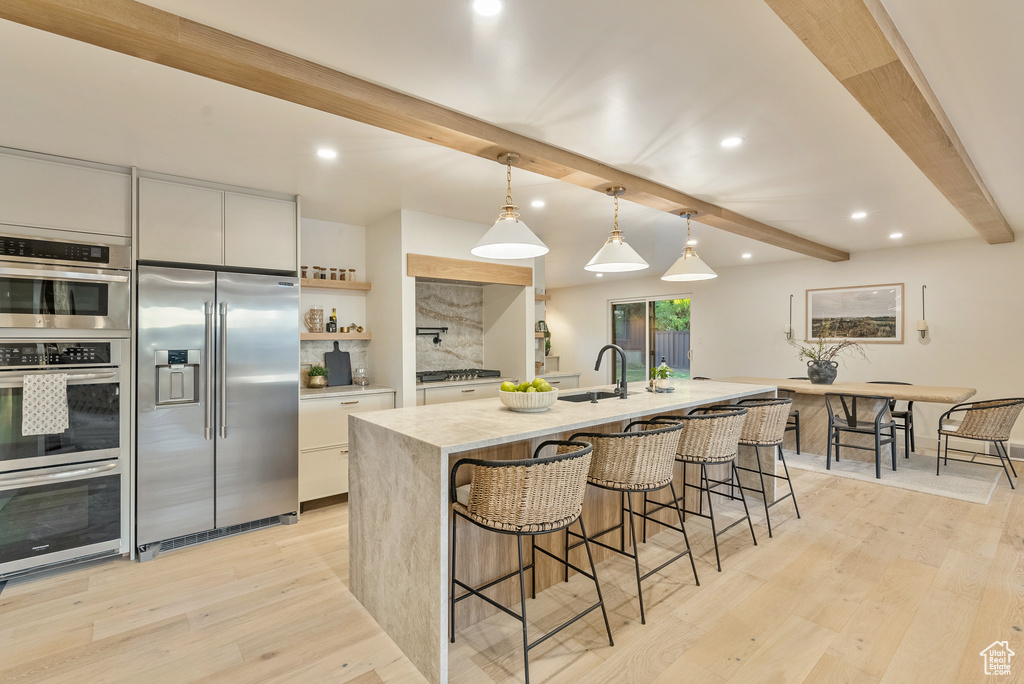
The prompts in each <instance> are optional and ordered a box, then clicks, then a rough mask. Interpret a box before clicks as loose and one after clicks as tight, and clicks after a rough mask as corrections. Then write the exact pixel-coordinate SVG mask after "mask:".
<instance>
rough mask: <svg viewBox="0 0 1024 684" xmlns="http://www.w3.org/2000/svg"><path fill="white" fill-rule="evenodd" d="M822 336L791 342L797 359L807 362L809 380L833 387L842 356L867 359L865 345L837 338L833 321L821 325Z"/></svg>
mask: <svg viewBox="0 0 1024 684" xmlns="http://www.w3.org/2000/svg"><path fill="white" fill-rule="evenodd" d="M819 333H820V336H819V337H818V338H817V340H815V341H812V342H798V341H796V340H790V343H791V344H792V345H793V346H794V347H796V348H797V357H798V358H801V359H806V360H807V378H808V379H809V380H810V381H811V382H812V383H814V384H816V385H831V384H832V383H833V382H834V381H835V379H836V371H837V369H838V368H839V363H838V362H837V361H836V358H837V357H839V356H841V355H842V354H856V355H858V356H860V357H861V358H862V359H866V358H867V356H866V355H865V354H864V345H863V344H861V343H860V342H856V341H854V340H851V339H849V338H847V337H843V336H837V335H836V334H835V326H834V324H833V321H832V320H831V319H829V320H826V321H824V322H823V323H822V324H821V330H820V331H819Z"/></svg>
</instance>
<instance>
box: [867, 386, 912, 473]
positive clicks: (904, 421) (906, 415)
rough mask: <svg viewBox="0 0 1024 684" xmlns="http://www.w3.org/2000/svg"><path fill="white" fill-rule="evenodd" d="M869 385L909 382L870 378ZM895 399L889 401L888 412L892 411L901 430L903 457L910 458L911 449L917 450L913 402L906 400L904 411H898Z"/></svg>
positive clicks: (898, 428)
mask: <svg viewBox="0 0 1024 684" xmlns="http://www.w3.org/2000/svg"><path fill="white" fill-rule="evenodd" d="M868 384H869V385H911V384H912V383H909V382H898V381H896V380H870V381H868ZM896 401H897V400H896V399H893V400H892V401H890V402H889V412H890V413H892V417H893V420H895V421H896V429H897V430H903V451H904V454H905V458H910V454H911V452H913V451H917V445H916V444H915V443H914V402H913V401H907V408H906V410H905V411H898V410H897V409H896Z"/></svg>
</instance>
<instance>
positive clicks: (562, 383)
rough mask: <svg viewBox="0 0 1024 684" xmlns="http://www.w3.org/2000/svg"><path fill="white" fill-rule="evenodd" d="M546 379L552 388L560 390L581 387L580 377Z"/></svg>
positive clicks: (560, 376) (562, 376) (567, 376)
mask: <svg viewBox="0 0 1024 684" xmlns="http://www.w3.org/2000/svg"><path fill="white" fill-rule="evenodd" d="M541 377H544V376H541ZM544 379H545V380H547V381H548V382H549V383H551V386H552V387H554V388H555V389H560V390H568V389H578V388H579V386H580V376H578V375H559V376H558V377H557V378H550V379H548V378H544Z"/></svg>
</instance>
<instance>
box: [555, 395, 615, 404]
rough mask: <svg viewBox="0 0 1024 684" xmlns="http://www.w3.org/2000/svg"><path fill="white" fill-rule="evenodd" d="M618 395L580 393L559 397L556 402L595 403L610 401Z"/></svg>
mask: <svg viewBox="0 0 1024 684" xmlns="http://www.w3.org/2000/svg"><path fill="white" fill-rule="evenodd" d="M618 396H619V395H618V394H616V393H615V392H581V393H579V394H569V395H564V396H559V397H558V401H575V402H577V403H578V402H583V401H595V400H598V399H611V398H612V397H615V398H618Z"/></svg>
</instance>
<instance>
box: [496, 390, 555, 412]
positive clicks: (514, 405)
mask: <svg viewBox="0 0 1024 684" xmlns="http://www.w3.org/2000/svg"><path fill="white" fill-rule="evenodd" d="M498 398H499V399H501V403H502V404H504V405H505V406H508V408H509V410H511V411H519V412H520V413H540V412H541V411H547V410H548V408H549V407H550V406H551V405H552V404H554V403H555V400H556V399H558V390H557V389H553V390H551V391H550V392H503V391H501V390H498Z"/></svg>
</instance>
